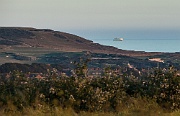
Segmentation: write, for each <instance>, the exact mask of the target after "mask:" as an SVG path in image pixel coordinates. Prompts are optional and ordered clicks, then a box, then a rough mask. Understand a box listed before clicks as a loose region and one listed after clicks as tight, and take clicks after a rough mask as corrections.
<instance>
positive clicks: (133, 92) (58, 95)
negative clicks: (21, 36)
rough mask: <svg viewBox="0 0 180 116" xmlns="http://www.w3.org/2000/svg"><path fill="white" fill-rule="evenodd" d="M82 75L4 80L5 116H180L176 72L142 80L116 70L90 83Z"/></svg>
mask: <svg viewBox="0 0 180 116" xmlns="http://www.w3.org/2000/svg"><path fill="white" fill-rule="evenodd" d="M78 72H79V73H78ZM76 74H77V75H75V76H73V77H67V76H58V75H57V74H56V71H52V72H51V73H48V74H47V75H46V77H45V78H40V79H37V78H27V77H26V76H25V75H26V74H24V73H22V72H19V71H13V72H11V73H9V75H8V76H1V78H0V91H1V92H0V115H62V116H63V115H75V116H76V115H80V116H83V115H89V116H91V115H97V116H101V115H105V116H106V115H108V116H109V115H117V116H121V115H173V116H176V115H180V76H178V75H177V73H176V70H175V69H173V67H170V68H169V69H168V70H166V71H163V70H161V69H155V70H154V72H153V73H152V74H149V75H148V76H147V77H141V78H137V77H135V76H133V75H126V74H124V75H122V76H118V75H113V74H112V73H111V72H110V70H106V71H105V73H104V75H103V76H101V77H96V78H88V77H84V74H83V71H81V69H78V71H77V73H76Z"/></svg>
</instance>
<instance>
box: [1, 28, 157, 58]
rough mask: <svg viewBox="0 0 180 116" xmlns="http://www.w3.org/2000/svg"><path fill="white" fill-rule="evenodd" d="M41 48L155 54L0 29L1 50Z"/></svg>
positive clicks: (50, 33) (54, 34) (48, 34)
mask: <svg viewBox="0 0 180 116" xmlns="http://www.w3.org/2000/svg"><path fill="white" fill-rule="evenodd" d="M17 47H18V48H25V49H27V48H32V49H33V48H43V49H49V50H54V51H63V52H82V51H90V52H93V53H111V54H114V53H116V54H122V55H130V56H138V55H140V56H142V55H152V54H157V53H146V52H135V51H126V50H120V49H117V48H115V47H112V46H103V45H100V44H98V43H93V41H90V40H87V39H85V38H82V37H79V36H77V35H73V34H69V33H64V32H58V31H53V30H50V29H35V28H19V27H17V28H16V27H1V28H0V48H1V50H5V51H6V50H7V49H16V48H17Z"/></svg>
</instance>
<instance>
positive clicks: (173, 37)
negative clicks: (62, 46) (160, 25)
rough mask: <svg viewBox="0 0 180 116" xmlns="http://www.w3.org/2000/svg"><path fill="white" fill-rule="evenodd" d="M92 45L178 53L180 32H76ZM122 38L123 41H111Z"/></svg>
mask: <svg viewBox="0 0 180 116" xmlns="http://www.w3.org/2000/svg"><path fill="white" fill-rule="evenodd" d="M76 33H78V35H79V36H81V37H84V38H86V39H88V40H91V41H93V42H94V43H99V44H102V45H107V46H114V47H116V48H119V49H123V50H134V51H146V52H168V53H175V52H180V30H178V29H171V30H167V29H166V30H163V29H161V30H103V29H102V30H89V31H80V32H76ZM114 38H123V41H113V39H114Z"/></svg>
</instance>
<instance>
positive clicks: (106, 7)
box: [0, 0, 180, 30]
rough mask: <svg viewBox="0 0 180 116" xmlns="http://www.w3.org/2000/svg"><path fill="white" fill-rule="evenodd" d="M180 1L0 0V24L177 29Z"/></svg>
mask: <svg viewBox="0 0 180 116" xmlns="http://www.w3.org/2000/svg"><path fill="white" fill-rule="evenodd" d="M179 11H180V0H0V26H16V27H17V26H24V27H26V26H28V27H35V28H51V29H56V30H88V29H89V30H94V29H120V28H121V29H180V12H179Z"/></svg>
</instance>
